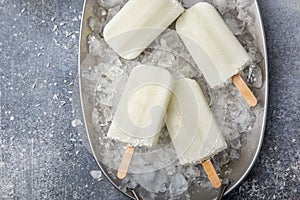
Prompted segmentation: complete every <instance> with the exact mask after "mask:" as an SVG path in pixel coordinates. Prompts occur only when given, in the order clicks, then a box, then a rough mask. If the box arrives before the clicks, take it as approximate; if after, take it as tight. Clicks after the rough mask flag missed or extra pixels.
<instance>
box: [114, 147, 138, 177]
mask: <svg viewBox="0 0 300 200" xmlns="http://www.w3.org/2000/svg"><path fill="white" fill-rule="evenodd" d="M133 152H134V147H133V146H130V145H127V146H126V149H125V152H124V154H123V157H122V160H121V163H120V166H119V169H118V173H117V177H118V178H119V179H124V178H125V177H126V175H127V172H128V168H129V165H130V163H131V159H132V155H133Z"/></svg>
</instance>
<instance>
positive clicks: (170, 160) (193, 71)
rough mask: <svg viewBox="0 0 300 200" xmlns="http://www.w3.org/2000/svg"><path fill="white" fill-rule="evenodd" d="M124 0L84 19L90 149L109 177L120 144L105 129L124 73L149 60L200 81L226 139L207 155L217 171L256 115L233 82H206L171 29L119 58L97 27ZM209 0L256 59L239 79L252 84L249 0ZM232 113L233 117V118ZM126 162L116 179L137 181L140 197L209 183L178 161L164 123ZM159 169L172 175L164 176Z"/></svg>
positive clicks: (256, 75) (232, 156) (255, 78)
mask: <svg viewBox="0 0 300 200" xmlns="http://www.w3.org/2000/svg"><path fill="white" fill-rule="evenodd" d="M102 1H103V0H99V3H101V2H102ZM107 2H109V1H107ZM114 2H120V1H118V0H116V1H113V3H114ZM126 2H127V1H126V0H125V1H123V2H122V3H121V4H119V5H114V4H112V5H107V6H106V5H105V4H100V5H101V6H100V5H99V7H96V8H95V15H94V16H93V18H91V19H90V27H91V31H92V32H93V33H92V34H91V35H89V37H88V43H89V54H88V55H87V58H86V60H85V61H84V63H83V64H84V66H85V67H84V69H83V70H82V73H81V75H82V81H83V83H82V84H83V85H84V87H83V89H84V92H85V94H86V95H87V96H88V97H89V102H90V103H91V104H92V105H93V107H94V110H93V111H92V115H93V117H92V118H93V125H94V128H95V130H96V132H97V133H98V138H99V140H98V143H99V144H98V146H97V148H98V150H97V152H96V153H97V155H98V157H99V158H102V159H101V161H102V162H103V164H104V165H105V166H106V167H107V169H108V173H109V174H110V175H111V176H112V177H116V173H115V170H116V169H117V166H118V164H119V163H120V160H121V158H122V153H123V151H124V144H123V143H121V142H118V141H114V140H111V139H110V138H108V137H107V132H108V129H109V126H110V124H111V122H112V120H113V115H114V113H115V111H116V108H117V105H118V102H119V101H120V98H121V94H122V92H123V90H124V87H125V85H126V83H127V80H128V75H129V74H130V72H131V71H132V69H133V68H134V67H135V66H137V65H140V64H152V65H157V66H159V67H161V68H164V69H166V70H168V71H169V72H170V73H171V74H172V76H173V77H175V78H177V79H179V78H183V77H187V78H193V79H195V80H196V81H197V82H198V83H199V84H200V86H201V88H202V90H203V91H204V95H205V97H206V99H207V101H208V103H209V105H210V107H211V108H212V112H213V114H214V116H215V118H216V121H217V123H218V125H219V127H220V129H221V131H222V134H223V135H224V138H225V140H226V143H227V144H228V149H226V150H224V151H222V152H220V153H219V154H217V155H216V156H215V157H213V161H214V164H215V166H216V168H217V171H220V169H221V168H222V167H225V166H226V165H227V164H228V163H230V162H231V161H232V160H236V159H238V158H239V154H240V153H239V152H240V150H241V148H242V147H243V146H244V145H245V143H246V140H247V134H248V133H250V131H251V130H252V127H253V124H254V122H255V120H256V116H255V114H254V112H253V110H251V109H249V107H248V106H247V105H246V104H245V103H244V102H243V99H242V98H241V97H240V96H239V95H238V91H237V90H236V89H235V88H234V87H233V85H231V84H229V85H227V86H226V87H224V88H219V89H218V88H216V89H210V88H209V87H208V85H207V84H206V81H205V79H204V77H203V75H202V73H201V72H200V71H199V70H198V69H197V66H196V64H195V62H194V61H193V59H192V58H191V56H190V54H189V52H188V50H187V49H186V48H185V47H184V45H183V43H182V41H181V40H180V38H179V37H178V35H177V34H176V32H175V31H172V30H169V29H167V30H166V31H165V32H163V33H162V34H161V35H160V36H159V37H158V38H156V39H155V40H154V41H153V42H152V43H151V44H150V45H149V47H148V48H146V49H145V51H144V52H143V53H142V54H141V55H140V56H139V57H137V58H136V59H133V60H125V59H123V58H121V57H119V56H118V55H117V54H116V53H115V52H114V51H113V50H112V49H111V48H109V46H108V45H107V44H106V43H105V41H104V39H103V28H104V27H105V25H106V24H107V23H108V21H110V20H111V19H112V18H113V16H114V15H115V14H116V13H117V12H118V11H119V9H121V6H122V5H124V3H126ZM190 2H191V1H190ZM209 2H210V3H214V4H215V5H216V4H217V8H218V10H219V12H220V13H221V14H222V16H223V18H224V20H225V21H226V22H227V24H228V25H229V27H230V28H231V30H232V31H233V32H234V34H235V35H236V36H237V38H238V39H239V41H240V42H241V43H242V45H243V46H244V48H245V49H246V50H247V52H248V53H249V55H250V56H251V58H252V60H253V62H254V63H256V64H257V67H258V68H254V70H252V71H251V70H250V68H249V69H248V68H246V69H245V70H244V74H243V75H244V76H243V77H244V79H245V80H248V81H249V83H253V87H257V85H260V83H262V81H261V75H260V73H261V72H260V71H261V70H259V69H260V66H259V63H260V62H261V60H262V57H261V54H260V53H259V52H258V51H257V47H256V46H255V41H254V38H253V36H252V35H251V33H250V32H249V30H248V26H251V23H252V22H253V20H255V19H253V18H252V16H249V15H246V14H245V13H247V14H248V9H249V5H250V4H249V3H247V2H250V3H251V1H247V2H246V1H245V2H246V3H244V4H242V3H241V2H243V1H235V0H223V1H222V0H214V1H213V0H210V1H209ZM237 2H238V4H237ZM239 13H241V14H239ZM256 83H257V84H256ZM258 83H259V84H258ZM237 118H238V120H236V119H237ZM131 164H132V165H131V166H130V169H129V172H130V174H128V177H126V178H125V179H124V180H123V181H122V184H121V189H123V190H124V191H126V190H127V187H128V186H130V187H131V188H135V187H137V188H139V194H140V195H141V198H143V197H144V198H145V199H159V197H161V196H159V192H164V193H163V194H164V195H163V196H164V197H165V198H168V197H170V198H171V196H172V194H173V195H174V194H176V197H182V198H188V196H189V195H188V192H187V191H188V185H197V186H199V187H200V188H201V187H202V188H211V185H210V183H209V181H208V179H207V176H206V175H205V172H204V171H203V169H202V168H201V167H199V166H198V165H190V166H181V165H180V163H179V161H178V160H177V155H176V152H175V149H174V147H173V144H172V141H171V138H170V136H169V133H168V131H167V129H166V127H163V128H162V130H161V132H160V138H159V140H158V143H157V146H156V148H154V149H148V148H144V147H137V148H136V150H135V154H134V157H133V160H132V163H131ZM146 173H148V175H146V176H145V177H148V178H141V177H142V175H143V174H146ZM231 173H233V172H232V171H231V170H230V169H227V171H226V174H227V175H229V176H230V174H231ZM138 174H140V175H138ZM162 174H163V176H161V179H159V180H156V181H157V185H155V186H153V185H152V183H154V182H153V181H152V180H153V177H160V175H162ZM157 175H158V176H157ZM165 175H167V177H174V178H172V179H170V178H164V176H165ZM151 177H152V178H151ZM183 178H184V179H183ZM184 180H185V181H184ZM186 182H187V183H188V184H186ZM173 197H174V196H173Z"/></svg>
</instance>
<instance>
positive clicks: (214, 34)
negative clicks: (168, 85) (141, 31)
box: [176, 2, 251, 87]
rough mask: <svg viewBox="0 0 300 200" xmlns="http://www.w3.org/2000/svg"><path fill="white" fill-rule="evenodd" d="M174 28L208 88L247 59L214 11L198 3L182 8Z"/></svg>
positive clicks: (219, 82)
mask: <svg viewBox="0 0 300 200" xmlns="http://www.w3.org/2000/svg"><path fill="white" fill-rule="evenodd" d="M176 30H177V32H178V33H179V35H180V37H181V39H182V40H183V42H184V44H185V45H186V47H187V48H188V50H189V52H190V53H191V55H192V57H193V58H194V60H195V62H196V63H197V65H198V67H199V69H200V70H201V72H202V73H203V75H204V76H205V79H206V81H207V82H208V83H209V85H210V86H211V87H216V86H220V85H222V84H224V83H225V82H226V81H227V80H228V79H230V78H231V77H232V76H234V75H236V74H238V73H239V71H240V70H241V69H242V68H243V67H244V66H245V65H247V64H249V63H251V58H250V56H249V55H248V53H247V52H246V50H245V49H244V48H243V46H242V45H241V44H240V42H239V41H238V40H237V38H236V37H235V36H234V35H233V33H232V32H231V30H230V29H229V28H228V26H227V25H226V23H225V22H224V20H223V19H222V17H221V16H220V14H219V13H218V11H217V10H216V9H215V8H214V7H213V6H212V5H211V4H209V3H206V2H200V3H197V4H195V5H194V6H192V7H191V8H189V9H188V10H186V12H184V13H183V14H182V15H181V16H180V17H179V19H178V20H177V23H176Z"/></svg>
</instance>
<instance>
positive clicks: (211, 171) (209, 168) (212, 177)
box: [202, 160, 222, 188]
mask: <svg viewBox="0 0 300 200" xmlns="http://www.w3.org/2000/svg"><path fill="white" fill-rule="evenodd" d="M202 166H203V168H204V171H205V172H206V174H207V176H208V179H209V181H210V183H211V184H212V186H213V187H214V188H219V187H221V185H222V183H221V181H220V179H219V176H218V174H217V172H216V170H215V168H214V166H213V164H212V163H211V161H210V160H206V161H203V162H202Z"/></svg>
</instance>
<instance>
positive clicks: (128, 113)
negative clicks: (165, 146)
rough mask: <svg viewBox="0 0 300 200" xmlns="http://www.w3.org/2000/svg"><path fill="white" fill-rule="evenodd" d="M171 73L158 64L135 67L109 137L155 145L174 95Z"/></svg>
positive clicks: (136, 144) (134, 143)
mask: <svg viewBox="0 0 300 200" xmlns="http://www.w3.org/2000/svg"><path fill="white" fill-rule="evenodd" d="M172 85H173V79H172V76H171V74H170V73H169V72H168V71H166V70H164V69H162V68H158V67H154V66H151V65H140V66H137V67H135V68H134V69H133V70H132V72H131V74H130V76H129V78H128V82H127V84H126V87H125V90H124V92H123V94H122V97H121V99H120V102H119V105H118V108H117V111H116V113H115V116H114V119H113V121H112V124H111V126H110V128H109V131H108V135H107V136H108V137H109V138H112V139H115V140H118V141H121V142H124V143H126V144H130V145H132V146H146V147H154V146H155V145H156V143H157V140H158V137H159V132H160V130H161V128H162V126H163V123H164V117H165V113H166V109H167V106H168V103H169V100H170V97H171V90H172Z"/></svg>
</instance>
